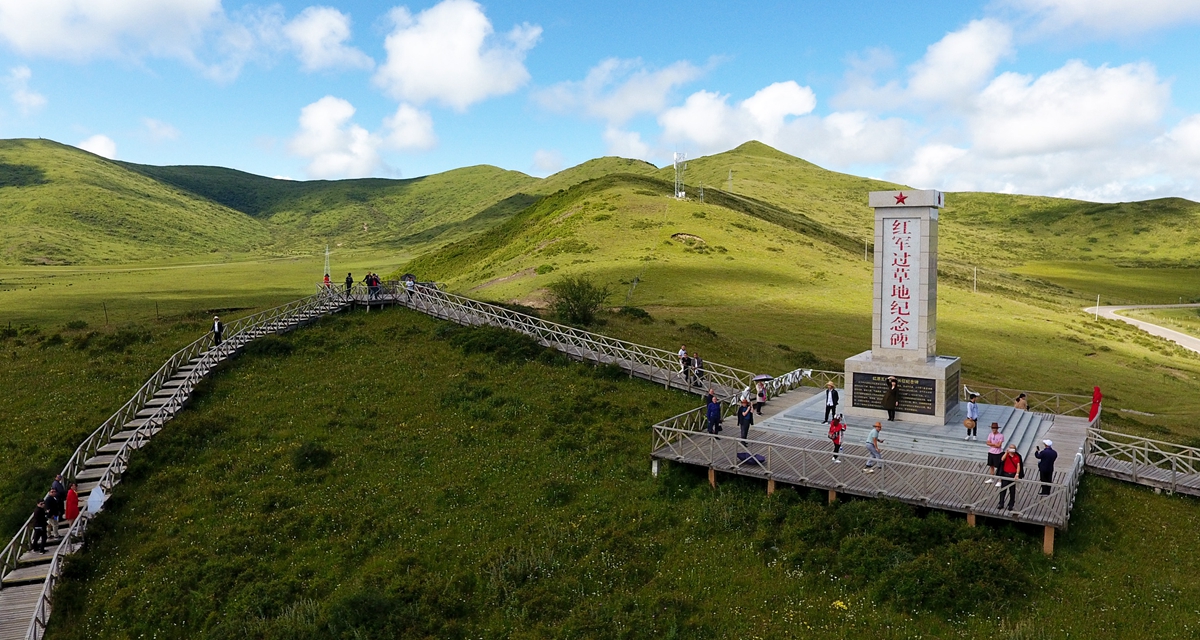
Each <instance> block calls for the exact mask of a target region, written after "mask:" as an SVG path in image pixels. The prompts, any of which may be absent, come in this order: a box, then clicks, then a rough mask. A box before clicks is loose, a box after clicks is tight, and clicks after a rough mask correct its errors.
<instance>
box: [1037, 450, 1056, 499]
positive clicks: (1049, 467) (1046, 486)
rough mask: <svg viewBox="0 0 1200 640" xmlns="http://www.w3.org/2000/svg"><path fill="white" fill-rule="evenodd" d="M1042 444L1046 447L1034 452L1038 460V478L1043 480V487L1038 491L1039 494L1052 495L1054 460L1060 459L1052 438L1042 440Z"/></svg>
mask: <svg viewBox="0 0 1200 640" xmlns="http://www.w3.org/2000/svg"><path fill="white" fill-rule="evenodd" d="M1042 444H1044V445H1046V448H1044V449H1043V448H1042V447H1038V448H1037V450H1036V451H1034V452H1033V457H1035V458H1037V460H1038V475H1039V476H1041V477H1040V478H1038V479H1039V480H1041V481H1042V488H1041V490H1039V491H1038V495H1043V496H1048V495H1050V483H1051V482H1053V481H1054V461H1055V460H1058V452H1057V451H1055V450H1054V442H1053V441H1051V440H1042Z"/></svg>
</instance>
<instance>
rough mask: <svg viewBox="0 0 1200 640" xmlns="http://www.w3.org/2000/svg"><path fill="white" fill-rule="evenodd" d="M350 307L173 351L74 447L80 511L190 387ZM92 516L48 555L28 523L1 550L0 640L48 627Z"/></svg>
mask: <svg viewBox="0 0 1200 640" xmlns="http://www.w3.org/2000/svg"><path fill="white" fill-rule="evenodd" d="M350 303H351V301H349V300H346V299H342V298H341V297H339V296H332V295H329V294H327V293H324V294H318V295H317V296H312V297H310V298H306V299H304V300H301V301H297V302H295V303H292V304H289V305H284V306H283V307H279V308H277V309H272V310H270V311H266V312H263V313H260V314H255V315H254V316H250V317H249V318H244V319H242V320H239V321H237V322H235V323H233V324H231V325H229V326H228V327H227V328H226V335H227V336H228V337H227V339H226V340H225V341H224V342H223V343H222V344H221V345H219V346H217V345H214V344H213V339H212V336H211V334H209V335H206V336H204V337H203V338H201V339H199V340H197V341H195V342H193V343H192V344H190V345H188V346H187V347H185V348H183V349H181V350H180V351H179V352H177V353H176V354H175V355H174V356H172V358H171V359H170V360H168V361H167V363H166V364H164V365H163V367H162V368H160V369H159V371H158V372H157V373H156V374H155V375H154V376H152V377H151V379H150V380H149V381H147V383H146V384H145V385H143V387H142V388H141V389H139V390H138V392H137V393H136V394H135V395H134V397H133V398H132V399H130V401H129V402H127V403H126V405H125V406H124V407H122V408H121V409H120V410H118V412H117V413H116V414H114V415H113V417H111V418H109V420H108V421H106V422H105V423H104V424H103V425H101V427H100V428H99V429H97V430H96V431H95V432H93V433H92V435H91V436H89V437H88V439H87V440H85V441H84V442H83V444H81V445H80V446H79V448H78V449H76V451H75V454H74V455H72V456H71V459H70V460H69V461H68V463H67V466H66V467H65V468H64V469H63V472H62V473H63V477H64V479H65V480H66V481H67V482H68V483H70V482H76V483H78V484H79V491H78V492H79V498H80V506H81V508H82V507H85V506H86V504H87V499H88V497H89V496H90V495H91V493H92V492H93V491H95V490H97V489H100V490H103V491H104V492H105V494H106V495H109V494H110V493H111V491H112V488H113V487H114V486H115V485H116V484H117V483H118V482H120V477H121V473H123V472H124V470H125V469H126V468H127V467H128V463H129V457H130V455H132V453H133V452H135V451H136V450H138V449H140V448H141V447H143V446H145V445H146V444H147V443H148V442H149V440H150V438H152V437H153V436H154V435H155V434H157V433H159V432H160V431H161V430H162V429H163V427H164V426H165V425H166V423H167V422H168V421H169V420H170V419H171V418H172V417H174V415H175V414H176V413H178V412H179V411H180V410H181V409H182V408H183V407H184V406H185V405H186V404H187V401H188V399H189V398H190V396H191V393H192V391H193V389H195V387H196V385H197V384H199V383H200V381H201V380H203V379H204V378H205V377H207V376H208V375H209V374H211V373H212V372H213V371H214V370H216V368H217V367H219V366H220V364H221V363H222V362H224V361H226V360H228V359H229V358H232V357H233V356H235V355H236V354H237V353H239V352H240V351H241V350H242V349H243V348H245V347H246V345H248V344H249V343H250V342H251V341H253V340H255V339H256V338H259V337H262V336H265V335H268V334H276V333H283V332H285V331H291V330H292V329H295V328H297V327H300V326H302V325H304V324H306V323H308V322H312V321H313V320H315V319H317V318H319V317H320V316H323V315H327V314H330V313H334V312H336V311H340V310H342V309H345V308H347V307H348V306H349V305H350ZM89 518H90V514H84V515H81V516H80V517H79V518H78V519H77V520H76V522H75V523H73V524H72V525H70V526H68V525H66V524H63V525H61V526H60V527H59V529H58V531H54V532H50V533H51V535H50V540H49V543H48V545H47V553H35V552H34V551H32V549H31V546H32V545H31V543H32V533H33V531H32V518H31V519H30V520H29V521H26V523H25V526H24V527H22V529H21V531H19V532H18V533H17V535H16V536H15V537H13V539H12V541H11V542H9V544H8V546H6V547H5V548H4V550H3V552H0V640H9V639H14V640H15V639H18V638H20V639H22V640H26V639H29V640H36V639H37V638H40V637H41V636H42V633H43V632H44V630H45V626H46V624H47V622H48V621H49V616H50V611H51V604H52V600H51V598H50V595H51V593H52V591H53V588H54V584H55V582H56V580H57V578H58V576H59V574H60V573H61V566H62V564H61V561H62V558H63V556H65V555H69V554H71V553H73V552H75V551H76V550H78V548H79V546H80V544H79V541H80V539H81V537H82V535H83V533H84V531H85V530H86V527H87V522H88V520H89Z"/></svg>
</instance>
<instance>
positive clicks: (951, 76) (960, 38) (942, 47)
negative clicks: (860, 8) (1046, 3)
mask: <svg viewBox="0 0 1200 640" xmlns="http://www.w3.org/2000/svg"><path fill="white" fill-rule="evenodd" d="M1012 38H1013V34H1012V28H1011V27H1009V26H1008V25H1006V24H1004V23H1002V22H999V21H997V20H992V19H984V20H973V21H971V22H970V23H968V24H967V26H965V27H963V28H962V29H959V30H958V31H952V32H950V33H948V34H946V35H945V36H944V37H943V38H942V39H941V40H939V41H937V42H935V43H933V44H932V45H930V46H929V47H928V48H927V49H926V50H925V55H924V56H923V57H922V58H921V59H920V60H918V61H917V62H916V63H915V64H913V65H912V66H910V67H909V68H908V78H907V82H906V83H905V85H904V86H901V84H900V83H899V82H896V81H892V82H888V83H887V84H884V85H882V86H878V85H876V84H875V82H874V80H873V78H872V75H873V73H874V72H875V71H876V70H877V69H878V68H879V67H881V66H883V64H882V63H883V62H887V61H890V59H888V60H883V59H881V56H882V54H881V53H880V52H877V51H873V52H869V58H868V59H867V61H865V62H857V61H853V62H855V64H852V69H851V71H850V73H848V74H847V78H846V85H847V86H846V88H845V90H843V91H842V92H841V94H840V95H838V96H835V97H834V100H833V102H834V104H837V105H840V106H846V107H866V108H871V109H875V110H884V111H886V110H894V109H903V108H906V107H913V106H915V107H919V108H922V109H928V108H934V109H942V108H952V109H962V108H963V107H965V106H968V105H969V103H970V102H971V101H972V100H973V99H974V97H975V95H976V94H977V93H978V91H979V89H980V88H981V87H983V86H984V85H985V84H987V82H988V80H990V79H991V78H992V76H993V74H994V73H995V69H996V65H997V64H999V62H1000V60H1002V59H1004V58H1005V57H1008V56H1010V55H1011V54H1012V52H1013V47H1012Z"/></svg>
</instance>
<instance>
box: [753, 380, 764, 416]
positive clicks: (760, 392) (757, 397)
mask: <svg viewBox="0 0 1200 640" xmlns="http://www.w3.org/2000/svg"><path fill="white" fill-rule="evenodd" d="M766 403H767V385H766V383H765V382H759V383H758V388H757V390H755V392H754V413H757V414H758V415H760V416H761V415H762V408H763V405H764V404H766Z"/></svg>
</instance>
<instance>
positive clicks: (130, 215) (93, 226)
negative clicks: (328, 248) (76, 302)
mask: <svg viewBox="0 0 1200 640" xmlns="http://www.w3.org/2000/svg"><path fill="white" fill-rule="evenodd" d="M269 242H270V238H269V236H268V234H267V232H266V230H265V229H264V228H263V227H262V225H261V224H259V223H257V222H256V221H254V220H252V219H249V218H247V217H246V216H244V215H242V214H241V213H239V212H237V211H233V210H231V209H228V208H226V207H222V206H220V205H217V204H214V203H212V202H209V201H207V200H204V199H201V198H197V197H195V196H193V195H191V194H188V193H185V192H182V191H180V190H178V189H175V188H172V187H169V186H167V185H164V184H162V183H159V182H156V181H154V180H151V179H149V178H146V177H145V176H141V175H138V174H136V173H133V172H131V171H127V170H125V169H122V168H121V167H119V166H117V165H115V164H113V163H112V162H109V161H107V160H105V159H103V158H100V157H97V156H94V155H92V154H90V153H86V152H84V151H80V150H78V149H75V148H73V147H68V146H65V145H60V144H58V143H55V142H50V141H48V140H2V141H0V261H3V262H5V263H9V264H15V263H25V264H64V263H80V262H116V261H135V260H156V259H158V260H161V259H166V258H170V257H173V256H176V255H179V254H180V253H186V254H192V255H196V254H209V253H210V252H214V253H218V254H219V253H226V252H234V253H238V252H242V253H244V252H249V251H253V250H256V249H259V248H261V247H263V246H265V245H267V244H268V243H269Z"/></svg>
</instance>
